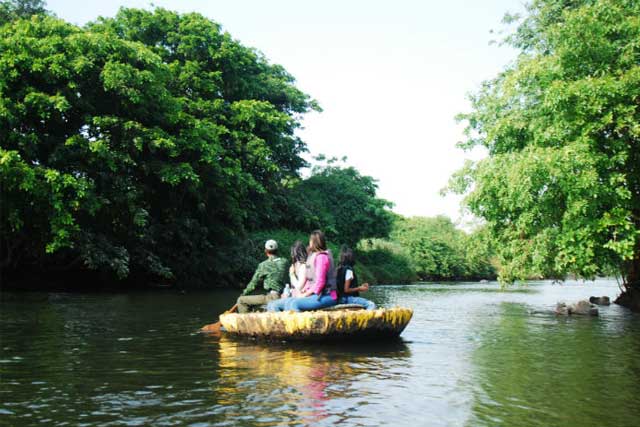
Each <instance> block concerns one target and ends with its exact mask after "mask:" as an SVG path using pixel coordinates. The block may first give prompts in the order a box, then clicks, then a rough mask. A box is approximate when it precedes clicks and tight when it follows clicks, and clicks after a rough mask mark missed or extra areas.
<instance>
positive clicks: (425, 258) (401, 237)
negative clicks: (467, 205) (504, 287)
mask: <svg viewBox="0 0 640 427" xmlns="http://www.w3.org/2000/svg"><path fill="white" fill-rule="evenodd" d="M391 240H392V242H397V243H399V244H400V245H401V246H402V247H403V248H404V249H405V251H406V254H407V255H408V256H409V258H410V259H411V263H412V266H413V268H414V269H415V271H416V274H417V275H418V277H420V278H421V279H422V280H443V279H444V280H452V279H479V278H491V277H494V275H495V272H494V269H493V266H492V265H491V263H490V256H491V255H490V254H491V251H490V244H489V243H488V242H487V239H486V237H485V236H484V233H483V231H482V230H478V231H476V232H474V233H472V234H467V233H465V232H464V231H462V230H459V229H457V228H456V226H455V224H453V222H451V219H449V218H448V217H446V216H436V217H432V218H426V217H412V218H398V219H397V220H396V222H395V224H394V228H393V232H392V233H391Z"/></svg>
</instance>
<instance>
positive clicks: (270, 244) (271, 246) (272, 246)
mask: <svg viewBox="0 0 640 427" xmlns="http://www.w3.org/2000/svg"><path fill="white" fill-rule="evenodd" d="M264 248H265V249H266V250H268V251H276V250H278V242H276V241H275V240H267V243H265V244H264Z"/></svg>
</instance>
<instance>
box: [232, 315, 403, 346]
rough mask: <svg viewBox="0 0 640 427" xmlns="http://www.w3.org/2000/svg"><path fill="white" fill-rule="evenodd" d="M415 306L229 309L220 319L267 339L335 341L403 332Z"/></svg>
mask: <svg viewBox="0 0 640 427" xmlns="http://www.w3.org/2000/svg"><path fill="white" fill-rule="evenodd" d="M412 316H413V310H411V309H410V308H403V307H394V308H388V309H377V310H358V311H350V310H337V311H305V312H300V313H296V312H292V311H289V312H279V313H246V314H237V313H227V314H223V315H221V316H220V322H221V323H222V326H223V327H224V331H225V332H226V333H227V334H230V335H235V336H242V337H250V338H256V339H266V340H286V341H334V340H347V339H348V340H355V339H372V338H376V339H381V338H394V337H397V336H399V335H400V334H401V333H402V331H403V330H404V328H405V327H406V326H407V324H408V323H409V321H410V320H411V317H412Z"/></svg>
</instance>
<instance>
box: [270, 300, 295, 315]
mask: <svg viewBox="0 0 640 427" xmlns="http://www.w3.org/2000/svg"><path fill="white" fill-rule="evenodd" d="M292 302H293V298H280V299H277V300H274V301H271V302H269V304H267V311H271V312H273V311H287V310H290V309H289V305H291V303H292Z"/></svg>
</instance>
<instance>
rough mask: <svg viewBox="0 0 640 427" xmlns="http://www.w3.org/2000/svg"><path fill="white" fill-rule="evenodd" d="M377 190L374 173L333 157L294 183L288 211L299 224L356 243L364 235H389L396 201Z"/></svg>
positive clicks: (364, 236) (329, 236)
mask: <svg viewBox="0 0 640 427" xmlns="http://www.w3.org/2000/svg"><path fill="white" fill-rule="evenodd" d="M320 159H322V157H321V158H320ZM376 190H377V184H376V182H375V180H374V179H373V178H372V177H370V176H365V175H361V174H360V173H359V172H358V171H357V170H356V169H355V168H353V167H340V166H338V165H336V164H335V159H332V160H330V161H329V162H328V163H327V164H326V165H318V166H315V167H314V168H313V169H312V174H311V176H310V177H309V178H307V179H305V180H303V181H301V182H298V183H297V184H295V185H293V186H292V188H291V190H290V192H289V194H288V202H287V203H288V206H287V212H289V214H290V219H291V220H292V221H294V223H295V226H296V227H297V228H299V229H313V228H322V229H323V230H324V232H325V233H326V234H327V236H328V238H330V239H333V240H337V241H340V242H343V243H346V244H348V245H350V246H355V245H356V244H357V243H358V242H359V241H360V240H361V239H369V238H375V237H387V236H388V235H389V232H390V231H391V226H392V224H393V218H394V216H393V214H392V213H391V211H389V208H390V207H391V206H392V204H391V203H390V202H388V201H386V200H384V199H380V198H378V197H377V196H376Z"/></svg>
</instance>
